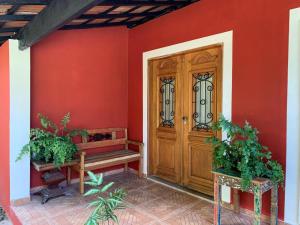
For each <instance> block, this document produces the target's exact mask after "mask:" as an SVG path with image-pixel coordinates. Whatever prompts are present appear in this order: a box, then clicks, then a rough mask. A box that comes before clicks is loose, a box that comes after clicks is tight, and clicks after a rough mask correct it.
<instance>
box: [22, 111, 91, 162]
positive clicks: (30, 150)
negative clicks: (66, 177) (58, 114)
mask: <svg viewBox="0 0 300 225" xmlns="http://www.w3.org/2000/svg"><path fill="white" fill-rule="evenodd" d="M38 118H39V120H40V123H41V127H42V128H33V129H31V130H30V141H29V143H28V144H26V145H25V146H24V147H23V149H22V150H21V152H20V154H19V156H18V158H17V160H20V159H22V157H23V156H24V155H27V154H30V157H31V160H33V161H39V162H44V163H53V164H54V165H55V166H56V167H60V166H61V165H63V164H64V163H65V162H69V161H71V160H72V159H74V156H75V154H76V152H77V146H76V144H75V143H74V142H73V138H74V137H75V136H82V137H86V136H87V135H88V134H87V131H86V130H81V129H69V128H68V127H67V125H68V124H69V123H70V120H71V115H70V113H67V114H66V115H65V116H64V117H63V119H62V120H61V122H60V125H56V124H55V123H54V122H53V121H51V120H49V118H48V117H46V116H44V115H42V114H41V113H39V114H38Z"/></svg>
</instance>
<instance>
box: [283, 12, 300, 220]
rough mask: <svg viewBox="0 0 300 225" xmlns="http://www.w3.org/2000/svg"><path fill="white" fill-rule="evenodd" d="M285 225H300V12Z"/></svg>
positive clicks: (294, 40)
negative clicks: (286, 224)
mask: <svg viewBox="0 0 300 225" xmlns="http://www.w3.org/2000/svg"><path fill="white" fill-rule="evenodd" d="M287 94H288V99H287V136H286V141H287V143H286V183H285V215H284V221H285V222H287V223H289V224H293V225H294V224H300V138H299V137H300V8H297V9H292V10H291V11H290V31H289V63H288V93H287Z"/></svg>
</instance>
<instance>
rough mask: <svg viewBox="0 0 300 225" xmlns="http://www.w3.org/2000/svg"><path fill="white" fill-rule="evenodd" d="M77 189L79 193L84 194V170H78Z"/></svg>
mask: <svg viewBox="0 0 300 225" xmlns="http://www.w3.org/2000/svg"><path fill="white" fill-rule="evenodd" d="M79 190H80V194H84V170H80V177H79Z"/></svg>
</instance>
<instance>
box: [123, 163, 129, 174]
mask: <svg viewBox="0 0 300 225" xmlns="http://www.w3.org/2000/svg"><path fill="white" fill-rule="evenodd" d="M124 172H128V163H125V167H124Z"/></svg>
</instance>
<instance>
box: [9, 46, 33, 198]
mask: <svg viewBox="0 0 300 225" xmlns="http://www.w3.org/2000/svg"><path fill="white" fill-rule="evenodd" d="M18 45H19V43H18V41H17V40H9V73H10V200H11V202H14V201H16V200H24V199H27V198H29V197H30V159H29V156H26V157H24V159H22V160H21V161H17V162H16V158H17V156H18V154H19V153H20V151H21V149H22V147H23V146H24V145H25V144H26V143H28V141H29V132H30V49H29V48H28V49H26V50H24V51H20V50H19V48H18Z"/></svg>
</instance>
